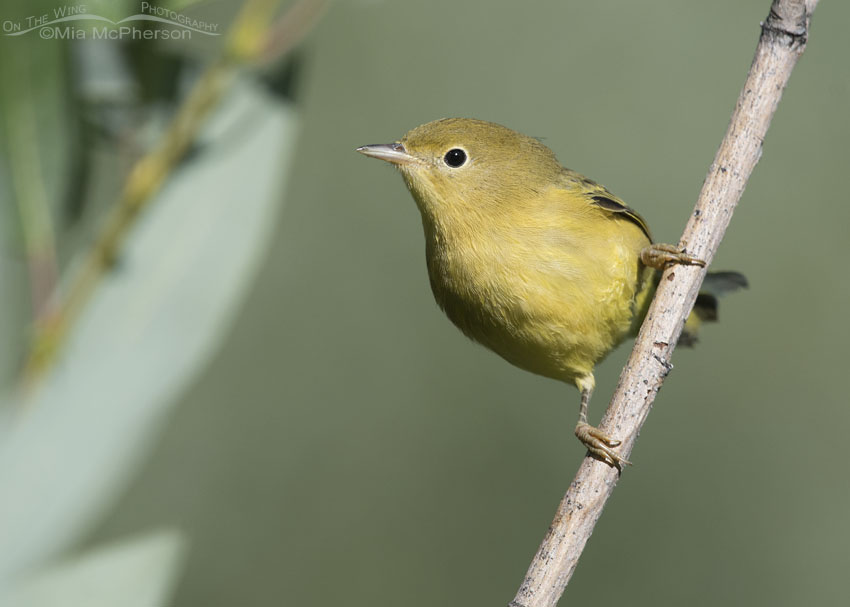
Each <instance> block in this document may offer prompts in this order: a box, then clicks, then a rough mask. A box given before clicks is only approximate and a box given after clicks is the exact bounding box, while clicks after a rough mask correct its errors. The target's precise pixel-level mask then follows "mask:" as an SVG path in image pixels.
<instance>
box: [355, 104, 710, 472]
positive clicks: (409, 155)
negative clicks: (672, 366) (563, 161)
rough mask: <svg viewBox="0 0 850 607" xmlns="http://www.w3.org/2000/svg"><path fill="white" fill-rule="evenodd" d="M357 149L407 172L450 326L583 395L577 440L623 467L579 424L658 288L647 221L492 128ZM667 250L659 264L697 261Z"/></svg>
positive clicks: (535, 145) (438, 130)
mask: <svg viewBox="0 0 850 607" xmlns="http://www.w3.org/2000/svg"><path fill="white" fill-rule="evenodd" d="M359 151H361V152H363V153H366V154H367V155H370V156H375V157H378V158H381V159H384V160H388V161H389V162H392V163H394V164H396V165H397V166H398V168H399V169H400V170H401V173H402V175H403V177H404V180H405V182H406V184H407V186H408V188H409V190H410V192H411V193H412V195H413V197H414V199H415V200H416V203H417V206H418V207H419V210H420V212H421V215H422V223H423V226H424V229H425V243H426V258H427V264H428V275H429V278H430V281H431V288H432V291H433V293H434V297H435V298H436V300H437V303H438V304H439V305H440V307H441V308H442V309H443V310H444V311H445V313H446V315H447V316H448V317H449V318H450V319H451V320H452V322H453V323H454V324H455V325H457V326H458V328H460V330H461V331H463V332H464V333H465V334H466V335H467V336H468V337H470V338H471V339H473V340H475V341H477V342H479V343H481V344H483V345H484V346H486V347H488V348H489V349H491V350H493V351H494V352H496V353H497V354H499V355H500V356H502V357H503V358H505V359H506V360H508V361H509V362H511V363H512V364H514V365H516V366H518V367H520V368H522V369H525V370H527V371H531V372H532V373H537V374H540V375H544V376H546V377H551V378H554V379H559V380H562V381H565V382H568V383H572V384H575V385H576V386H577V387H578V388H579V389H580V390H581V391H582V414H581V415H580V423H579V426H581V430H582V431H581V432H579V428H578V427H577V430H576V433H577V434H578V435H579V438H581V440H582V441H583V442H585V443H586V444H587V445H588V447H589V448H590V449H591V451H592V452H594V453H596V454H597V455H599V456H600V457H602V458H603V459H605V460H606V461H609V463H612V464H619V463H621V462H623V461H624V460H622V459H621V458H620V457H619V456H618V455H616V453H614V452H613V451H611V449H610V447H611V446H616V444H617V441H614V440H612V439H610V438H609V437H607V436H605V435H604V434H602V433H601V432H599V431H598V430H596V429H595V428H592V427H590V426H588V425H587V424H586V423H585V422H586V419H585V412H586V405H587V401H588V400H589V398H590V393H591V392H592V390H593V385H594V380H593V368H594V366H595V365H596V364H597V363H598V362H599V361H600V360H601V359H602V358H603V357H604V356H605V355H606V354H607V353H608V352H610V351H611V350H612V349H613V348H614V347H616V345H617V344H619V343H620V342H621V341H623V339H625V338H626V337H627V336H628V335H629V334H630V333H632V332H633V331H634V330H635V328H636V327H637V326H639V322H640V320H642V318H640V316H641V314H638V313H639V312H641V313H643V312H645V303H646V302H647V301H648V296H649V294H650V292H651V291H652V290H653V289H654V286H655V280H654V279H655V276H656V272H657V271H656V270H655V269H653V268H651V267H648V266H646V265H644V263H643V262H642V252H645V251H647V250H649V249H650V248H651V237H650V234H649V229H648V228H647V226H646V223H645V222H644V221H643V219H642V218H641V217H640V216H639V215H638V214H637V213H635V212H634V211H633V210H632V209H630V208H629V207H627V206H626V205H625V203H623V202H622V201H621V200H619V199H618V198H617V197H615V196H614V195H613V194H611V193H610V192H609V191H607V190H606V189H605V188H603V187H602V186H600V185H598V184H596V183H595V182H593V181H591V180H589V179H587V178H585V177H583V176H581V175H579V174H578V173H575V172H574V171H570V170H569V169H565V168H563V167H562V166H561V165H560V163H559V162H558V161H557V159H556V158H555V155H554V154H553V153H552V151H551V150H549V148H547V147H546V146H544V145H543V144H541V143H540V142H539V141H537V140H536V139H533V138H531V137H527V136H525V135H522V134H520V133H517V132H515V131H512V130H510V129H507V128H505V127H503V126H500V125H496V124H493V123H489V122H483V121H479V120H471V119H457V118H454V119H445V120H438V121H436V122H431V123H428V124H425V125H422V126H420V127H418V128H416V129H414V130H412V131H410V132H409V133H408V134H407V135H405V136H404V137H403V138H402V139H401V140H400V141H399V142H397V143H395V144H389V145H377V146H364V147H363V148H360V149H359ZM659 250H660V251H661V253H660V255H661V259H662V262H671V261H672V262H679V263H697V262H698V260H694V259H693V258H689V257H687V256H686V255H683V254H680V253H674V252H671V250H670V248H669V247H668V248H666V249H665V248H664V245H661V248H660V249H658V250H654V251H652V252H653V253H655V254H658V253H659ZM646 260H647V258H644V261H646ZM582 424H583V426H582Z"/></svg>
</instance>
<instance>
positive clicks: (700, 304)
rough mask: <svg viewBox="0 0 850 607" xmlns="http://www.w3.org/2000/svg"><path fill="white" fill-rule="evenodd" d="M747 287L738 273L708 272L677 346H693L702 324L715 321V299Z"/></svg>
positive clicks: (745, 280)
mask: <svg viewBox="0 0 850 607" xmlns="http://www.w3.org/2000/svg"><path fill="white" fill-rule="evenodd" d="M748 286H749V284H748V283H747V278H746V277H745V276H744V275H743V274H741V273H739V272H709V273H708V274H706V275H705V280H704V281H703V283H702V287H700V291H699V295H697V300H696V303H694V309H693V310H691V313H690V315H689V316H688V319H687V321H685V327H684V328H683V329H682V336H681V337H680V338H679V344H680V345H682V346H693V345H694V344H695V343H696V342H697V333H699V328H700V327H701V326H702V323H704V322H715V321H716V320H717V299H718V298H719V297H722V296H723V295H725V294H726V293H731V292H733V291H737V290H739V289H746V288H747V287H748Z"/></svg>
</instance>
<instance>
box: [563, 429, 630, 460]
mask: <svg viewBox="0 0 850 607" xmlns="http://www.w3.org/2000/svg"><path fill="white" fill-rule="evenodd" d="M576 436H577V437H578V439H579V440H580V441H581V442H582V443H584V446H585V447H587V450H588V451H590V452H591V453H592V454H593V455H595V456H596V457H598V458H599V459H601V460H602V461H603V462H605V463H606V464H608V465H609V466H614V467H615V468H622V467H623V466H624V465H631V462H630V461H629V460H627V459H626V458H624V457H622V456H621V455H619V454H618V453H616V452H615V451H614V450H613V449H612V447H617V446H619V445H620V441H618V440H615V439H613V438H611V437H610V436H608V435H607V434H605V433H604V432H602V431H601V430H600V429H599V428H596V427H594V426H591V425H590V424H587V423H584V422H579V423H578V424H576Z"/></svg>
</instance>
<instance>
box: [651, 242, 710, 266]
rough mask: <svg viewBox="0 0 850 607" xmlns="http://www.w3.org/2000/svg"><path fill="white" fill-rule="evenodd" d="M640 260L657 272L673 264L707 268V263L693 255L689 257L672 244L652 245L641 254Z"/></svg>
mask: <svg viewBox="0 0 850 607" xmlns="http://www.w3.org/2000/svg"><path fill="white" fill-rule="evenodd" d="M640 260H641V263H643V265H645V266H648V267H650V268H655V269H657V270H663V269H664V268H666V267H667V266H668V265H669V264H671V263H678V264H682V265H686V266H700V267H705V262H704V261H703V260H702V259H698V258H696V257H694V256H692V255H688V254H687V253H685V252H684V251H683V250H682V249H680V248H679V247H674V246H673V245H671V244H660V243H656V244H651V245H649V246H648V247H645V248H644V249H643V250H641V252H640Z"/></svg>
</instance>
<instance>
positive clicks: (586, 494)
mask: <svg viewBox="0 0 850 607" xmlns="http://www.w3.org/2000/svg"><path fill="white" fill-rule="evenodd" d="M817 3H818V0H774V1H773V4H772V6H771V8H770V14H769V15H768V17H767V20H766V21H765V22H764V23H762V30H761V37H760V39H759V43H758V47H757V48H756V54H755V58H754V59H753V64H752V66H751V67H750V72H749V74H748V75H747V80H746V82H745V83H744V88H743V89H742V90H741V94H740V96H739V97H738V103H737V105H736V107H735V112H734V113H733V114H732V120H731V122H730V123H729V128H728V129H727V131H726V136H725V137H724V138H723V142H722V143H721V144H720V149H718V151H717V155H716V156H715V158H714V162H713V163H712V165H711V167H709V170H708V176H707V177H706V179H705V183H704V184H703V187H702V191H701V192H700V195H699V199H698V200H697V204H696V207H695V209H694V212H693V213H692V215H691V218H690V220H689V221H688V225H687V227H686V228H685V232H684V234H683V235H682V239H681V244H682V245H683V246H687V249H688V252H689V253H690V254H692V255H695V256H697V257H699V258H701V259H704V260H706V262H708V263H710V262H711V260H712V258H713V257H714V254H715V252H716V251H717V247H718V246H719V244H720V241H721V239H722V238H723V234H724V233H725V232H726V228H727V226H728V225H729V221H730V219H731V218H732V212H733V211H734V209H735V206H736V205H737V204H738V200H739V199H740V197H741V194H742V193H743V192H744V187H745V186H746V184H747V180H748V179H749V177H750V174H751V173H752V171H753V168H754V167H755V165H756V163H757V162H758V160H759V158H760V157H761V152H762V143H763V141H764V136H765V134H766V133H767V129H768V126H769V125H770V120H771V118H772V117H773V114H774V112H775V111H776V108H777V106H778V105H779V100H780V98H781V96H782V91H783V90H784V88H785V85H786V84H787V82H788V78H789V77H790V75H791V71H792V70H793V69H794V65H795V64H796V62H797V59H798V58H799V57H800V55H801V54H802V53H803V50H804V49H805V46H806V39H807V35H808V28H809V20H810V18H811V14H812V12H813V11H814V9H815V7H816V6H817ZM704 277H705V268H700V267H697V266H676V267H673V268H668V269H667V270H666V271H665V272H664V275H663V277H662V280H661V284H660V286H659V288H658V292H657V294H656V296H655V300H654V301H653V303H652V306H651V307H650V309H649V312H648V314H647V317H646V320H645V322H644V323H643V327H642V328H641V331H640V334H639V335H638V338H637V341H636V342H635V346H634V349H633V350H632V354H631V356H630V357H629V360H628V362H627V363H626V367H625V368H624V369H623V373H622V375H621V376H620V381H619V383H618V384H617V389H616V391H615V392H614V396H613V398H612V400H611V404H610V406H609V407H608V410H607V411H606V413H605V416H604V417H603V419H602V423H601V424H600V428H601V430H602V431H603V432H605V433H607V434H610V435H612V436H617V437H618V438H620V439H622V441H623V444H622V446H621V447H620V453H621V454H622V455H623V456H624V457H626V458H628V456H629V453H631V450H632V447H633V446H634V443H635V439H636V438H637V434H638V432H639V431H640V428H641V426H643V423H644V421H645V420H646V417H647V415H649V410H650V408H651V406H652V401H653V400H655V395H656V394H657V393H658V390H659V389H660V388H661V384H662V382H663V381H664V378H665V377H666V376H667V374H668V373H669V372H670V369H671V368H672V366H671V365H670V362H669V361H670V357H671V355H672V354H673V349H674V348H675V346H676V342H677V341H678V339H679V335H680V334H681V332H682V326H683V325H684V322H685V319H686V318H687V316H688V314H689V312H690V310H691V308H692V307H693V305H694V301H695V300H696V297H697V293H698V292H699V288H700V285H701V284H702V281H703V278H704ZM617 479H618V471H617V469H616V468H613V467H611V466H608V465H607V464H604V463H602V462H600V461H597V460H595V459H593V458H591V457H586V458H585V459H584V461H583V462H582V464H581V467H580V468H579V470H578V473H577V474H576V476H575V479H574V480H573V482H572V483H571V484H570V487H569V489H568V490H567V493H566V495H564V498H563V499H562V500H561V503H560V504H559V505H558V511H557V512H556V514H555V519H554V520H553V521H552V524H551V526H550V527H549V530H548V531H547V533H546V536H545V537H544V538H543V542H542V543H541V544H540V548H539V549H538V550H537V554H535V555H534V559H533V560H532V562H531V566H530V567H529V569H528V572H527V573H526V576H525V579H524V580H523V582H522V585H521V586H520V588H519V591H518V592H517V595H516V597H515V598H514V600H513V601H512V602H511V603H510V606H511V607H554V605H556V604H557V602H558V599H559V598H560V597H561V594H562V593H563V592H564V588H566V586H567V583H568V582H569V580H570V578H571V577H572V575H573V572H574V571H575V568H576V565H577V563H578V559H579V557H580V556H581V553H582V550H584V546H585V544H586V543H587V540H588V538H589V537H590V534H591V533H592V532H593V527H594V525H595V524H596V521H597V520H598V519H599V517H600V515H601V514H602V508H603V507H604V506H605V502H606V501H607V500H608V498H609V497H610V496H611V493H612V492H613V491H614V487H615V485H616V483H617Z"/></svg>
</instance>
